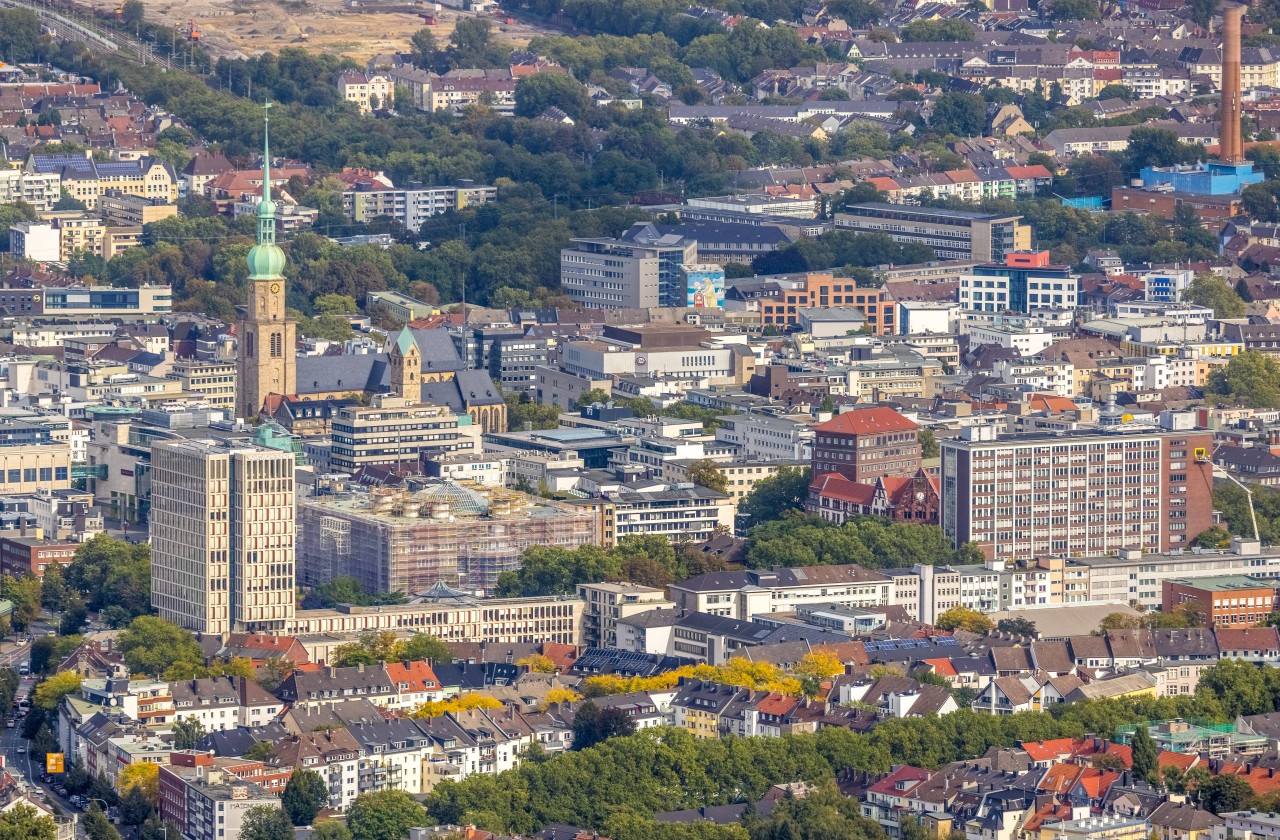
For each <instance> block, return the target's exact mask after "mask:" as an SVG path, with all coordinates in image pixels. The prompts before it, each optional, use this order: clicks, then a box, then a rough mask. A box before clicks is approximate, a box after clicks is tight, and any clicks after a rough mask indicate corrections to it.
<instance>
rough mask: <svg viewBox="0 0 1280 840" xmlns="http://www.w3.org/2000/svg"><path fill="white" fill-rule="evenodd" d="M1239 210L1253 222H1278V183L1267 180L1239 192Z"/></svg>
mask: <svg viewBox="0 0 1280 840" xmlns="http://www.w3.org/2000/svg"><path fill="white" fill-rule="evenodd" d="M1240 208H1241V209H1242V210H1243V211H1244V213H1245V215H1246V216H1248V217H1249V218H1251V219H1253V220H1254V221H1255V222H1276V221H1280V182H1277V181H1274V180H1271V179H1268V180H1266V181H1263V182H1262V183H1259V184H1250V185H1249V186H1247V187H1245V188H1244V189H1243V190H1241V192H1240Z"/></svg>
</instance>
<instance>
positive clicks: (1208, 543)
mask: <svg viewBox="0 0 1280 840" xmlns="http://www.w3.org/2000/svg"><path fill="white" fill-rule="evenodd" d="M1191 544H1192V545H1197V546H1199V547H1200V548H1226V547H1227V546H1229V545H1230V544H1231V533H1230V532H1229V531H1227V530H1226V529H1225V528H1222V527H1221V526H1218V525H1214V526H1212V527H1209V528H1206V529H1204V530H1203V531H1201V532H1200V533H1199V534H1197V535H1196V538H1195V539H1194V540H1192V541H1191Z"/></svg>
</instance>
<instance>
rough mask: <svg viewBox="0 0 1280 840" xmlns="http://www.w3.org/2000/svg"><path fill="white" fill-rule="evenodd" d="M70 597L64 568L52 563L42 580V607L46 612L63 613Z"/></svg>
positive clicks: (46, 569)
mask: <svg viewBox="0 0 1280 840" xmlns="http://www.w3.org/2000/svg"><path fill="white" fill-rule="evenodd" d="M70 595H71V591H70V589H69V588H68V587H67V581H66V578H65V577H64V575H63V570H62V566H61V565H59V564H57V563H50V564H49V565H48V566H47V567H46V568H45V570H44V575H43V576H42V577H41V578H40V606H42V607H44V608H45V609H46V610H52V611H54V612H61V611H62V609H63V605H64V604H65V603H66V602H67V598H68V597H69V596H70Z"/></svg>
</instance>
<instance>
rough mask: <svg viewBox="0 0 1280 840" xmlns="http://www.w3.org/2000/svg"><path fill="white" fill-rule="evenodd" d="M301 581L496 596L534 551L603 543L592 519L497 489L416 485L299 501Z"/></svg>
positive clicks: (559, 505) (381, 589)
mask: <svg viewBox="0 0 1280 840" xmlns="http://www.w3.org/2000/svg"><path fill="white" fill-rule="evenodd" d="M297 522H298V531H299V536H298V553H297V564H298V577H299V581H300V582H301V583H302V584H304V585H307V586H318V585H320V584H322V583H326V582H327V581H329V580H332V579H333V578H335V577H339V576H342V575H349V576H351V577H354V578H356V579H357V580H358V581H360V583H361V585H363V586H364V587H365V589H367V590H368V591H370V592H397V591H403V592H407V593H410V594H414V593H420V592H424V591H426V590H428V589H430V588H431V587H432V586H433V585H434V584H437V583H444V584H447V585H449V586H456V587H458V588H459V589H462V590H464V591H466V592H470V593H485V594H488V593H491V592H492V591H493V589H494V587H495V586H496V584H497V580H498V575H499V574H501V573H502V572H505V571H513V570H515V569H518V568H519V567H520V557H521V555H522V554H523V553H524V550H525V549H526V548H528V547H529V546H533V545H546V546H559V547H562V548H577V547H578V546H580V545H583V544H587V543H591V544H596V543H599V542H600V537H601V535H600V519H599V517H598V516H596V515H595V514H594V513H593V512H592V511H590V510H586V509H583V508H581V507H578V506H575V505H570V504H564V503H561V502H556V501H552V500H549V499H542V498H539V497H536V496H531V495H529V494H527V493H521V492H518V491H515V490H507V489H505V488H501V487H482V486H479V485H464V484H460V483H456V482H453V481H447V480H427V481H414V482H411V483H410V484H409V485H408V486H407V487H396V488H387V487H380V488H375V489H373V490H371V491H368V492H353V493H347V494H343V495H338V496H320V497H315V498H309V499H302V500H300V501H299V502H298V516H297Z"/></svg>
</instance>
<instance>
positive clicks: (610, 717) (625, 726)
mask: <svg viewBox="0 0 1280 840" xmlns="http://www.w3.org/2000/svg"><path fill="white" fill-rule="evenodd" d="M635 731H636V724H635V721H633V720H632V719H631V718H630V717H628V716H627V713H626V712H624V711H623V710H621V709H618V708H615V707H613V706H608V707H606V708H603V709H602V708H600V707H599V706H597V705H596V704H595V703H593V702H592V701H590V700H588V701H586V702H585V703H583V704H582V705H581V706H579V707H578V711H577V714H575V715H574V717H573V748H574V749H575V750H585V749H587V748H588V747H594V746H595V745H596V744H599V743H600V742H601V741H604V740H605V739H606V738H616V737H619V736H624V735H630V734H632V733H633V732H635Z"/></svg>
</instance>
